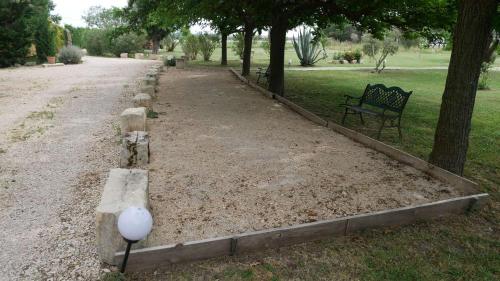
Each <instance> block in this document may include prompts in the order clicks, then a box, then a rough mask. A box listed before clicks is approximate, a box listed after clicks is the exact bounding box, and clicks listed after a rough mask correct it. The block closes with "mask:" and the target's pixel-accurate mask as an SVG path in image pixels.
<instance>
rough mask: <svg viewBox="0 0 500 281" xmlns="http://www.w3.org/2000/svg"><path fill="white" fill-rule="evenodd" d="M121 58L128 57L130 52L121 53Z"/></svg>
mask: <svg viewBox="0 0 500 281" xmlns="http://www.w3.org/2000/svg"><path fill="white" fill-rule="evenodd" d="M120 58H122V59H128V53H121V54H120Z"/></svg>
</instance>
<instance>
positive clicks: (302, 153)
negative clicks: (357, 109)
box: [147, 69, 460, 246]
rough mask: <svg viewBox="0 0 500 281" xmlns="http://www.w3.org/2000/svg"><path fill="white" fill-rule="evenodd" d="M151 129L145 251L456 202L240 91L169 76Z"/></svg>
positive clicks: (210, 73)
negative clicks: (148, 232)
mask: <svg viewBox="0 0 500 281" xmlns="http://www.w3.org/2000/svg"><path fill="white" fill-rule="evenodd" d="M160 86H161V87H160V89H161V90H160V93H159V98H158V101H157V102H156V103H155V105H154V106H155V108H154V109H155V111H157V112H158V113H159V118H158V119H154V120H149V121H148V122H149V130H150V135H151V157H152V158H151V163H150V165H149V169H150V199H151V206H152V211H153V215H154V221H155V224H154V230H153V232H152V234H151V236H150V237H149V238H148V241H147V245H149V246H156V245H165V244H171V243H179V242H185V241H190V240H195V239H202V238H210V237H216V236H222V235H227V234H234V233H241V232H246V231H253V230H261V229H266V228H272V227H280V226H287V225H293V224H298V223H305V222H312V221H316V220H323V219H328V218H335V217H341V216H347V215H353V214H359V213H366V212H370V211H377V210H383V209H389V208H397V207H402V206H409V205H413V204H421V203H426V202H432V201H436V200H440V199H446V198H450V197H454V196H458V195H460V194H459V193H458V192H457V191H455V190H454V189H452V188H451V187H450V186H447V185H445V184H443V183H441V182H438V181H436V180H434V179H432V178H429V177H428V176H426V175H425V174H423V173H421V172H420V171H417V170H415V169H414V168H411V167H408V166H405V165H402V164H400V163H398V162H396V161H394V160H391V159H389V158H388V157H386V156H385V155H383V154H380V153H377V152H375V151H373V150H371V149H368V148H366V147H364V146H362V145H360V144H357V143H355V142H353V141H351V140H349V139H348V138H346V137H344V136H342V135H340V134H337V133H335V132H333V131H331V130H329V129H326V128H324V127H320V126H317V125H314V124H313V123H311V122H309V121H307V120H305V119H303V118H302V117H301V116H299V115H297V114H295V113H294V112H292V111H290V110H289V109H287V108H286V107H284V106H282V105H281V104H279V103H277V102H275V101H273V100H271V99H268V98H266V97H264V96H262V95H260V94H259V93H257V92H256V91H254V90H252V89H251V88H249V87H247V86H245V85H243V84H242V83H241V82H240V81H238V80H236V79H235V78H234V77H233V76H232V75H231V74H230V73H229V72H227V71H222V70H221V71H216V70H213V69H212V70H175V69H169V70H168V72H167V74H164V75H163V76H162V78H161V81H160Z"/></svg>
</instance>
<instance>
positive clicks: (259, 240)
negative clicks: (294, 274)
mask: <svg viewBox="0 0 500 281" xmlns="http://www.w3.org/2000/svg"><path fill="white" fill-rule="evenodd" d="M347 220H348V218H339V219H332V220H325V221H319V222H313V223H306V224H299V225H294V226H290V227H283V228H276V229H268V230H262V231H256V232H250V233H244V234H241V235H237V236H235V237H234V239H235V240H236V241H237V243H236V245H237V246H236V249H235V253H236V254H240V253H247V252H252V251H255V250H259V249H271V248H279V247H283V246H288V245H293V244H298V243H303V242H305V241H314V240H319V239H323V238H325V237H331V236H340V235H344V233H345V229H346V226H347Z"/></svg>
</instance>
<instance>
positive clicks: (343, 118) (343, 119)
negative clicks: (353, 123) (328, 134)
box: [342, 108, 349, 125]
mask: <svg viewBox="0 0 500 281" xmlns="http://www.w3.org/2000/svg"><path fill="white" fill-rule="evenodd" d="M348 110H349V109H348V108H346V109H345V112H344V117H342V125H344V124H345V118H346V116H347V111H348Z"/></svg>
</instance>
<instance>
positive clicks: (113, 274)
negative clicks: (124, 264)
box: [101, 272, 127, 281]
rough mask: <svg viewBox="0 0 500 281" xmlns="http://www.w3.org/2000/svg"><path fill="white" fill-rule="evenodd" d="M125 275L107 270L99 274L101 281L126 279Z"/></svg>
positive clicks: (123, 280)
mask: <svg viewBox="0 0 500 281" xmlns="http://www.w3.org/2000/svg"><path fill="white" fill-rule="evenodd" d="M126 280H127V279H126V278H125V275H123V273H120V272H107V273H105V274H103V275H102V276H101V281H126Z"/></svg>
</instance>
